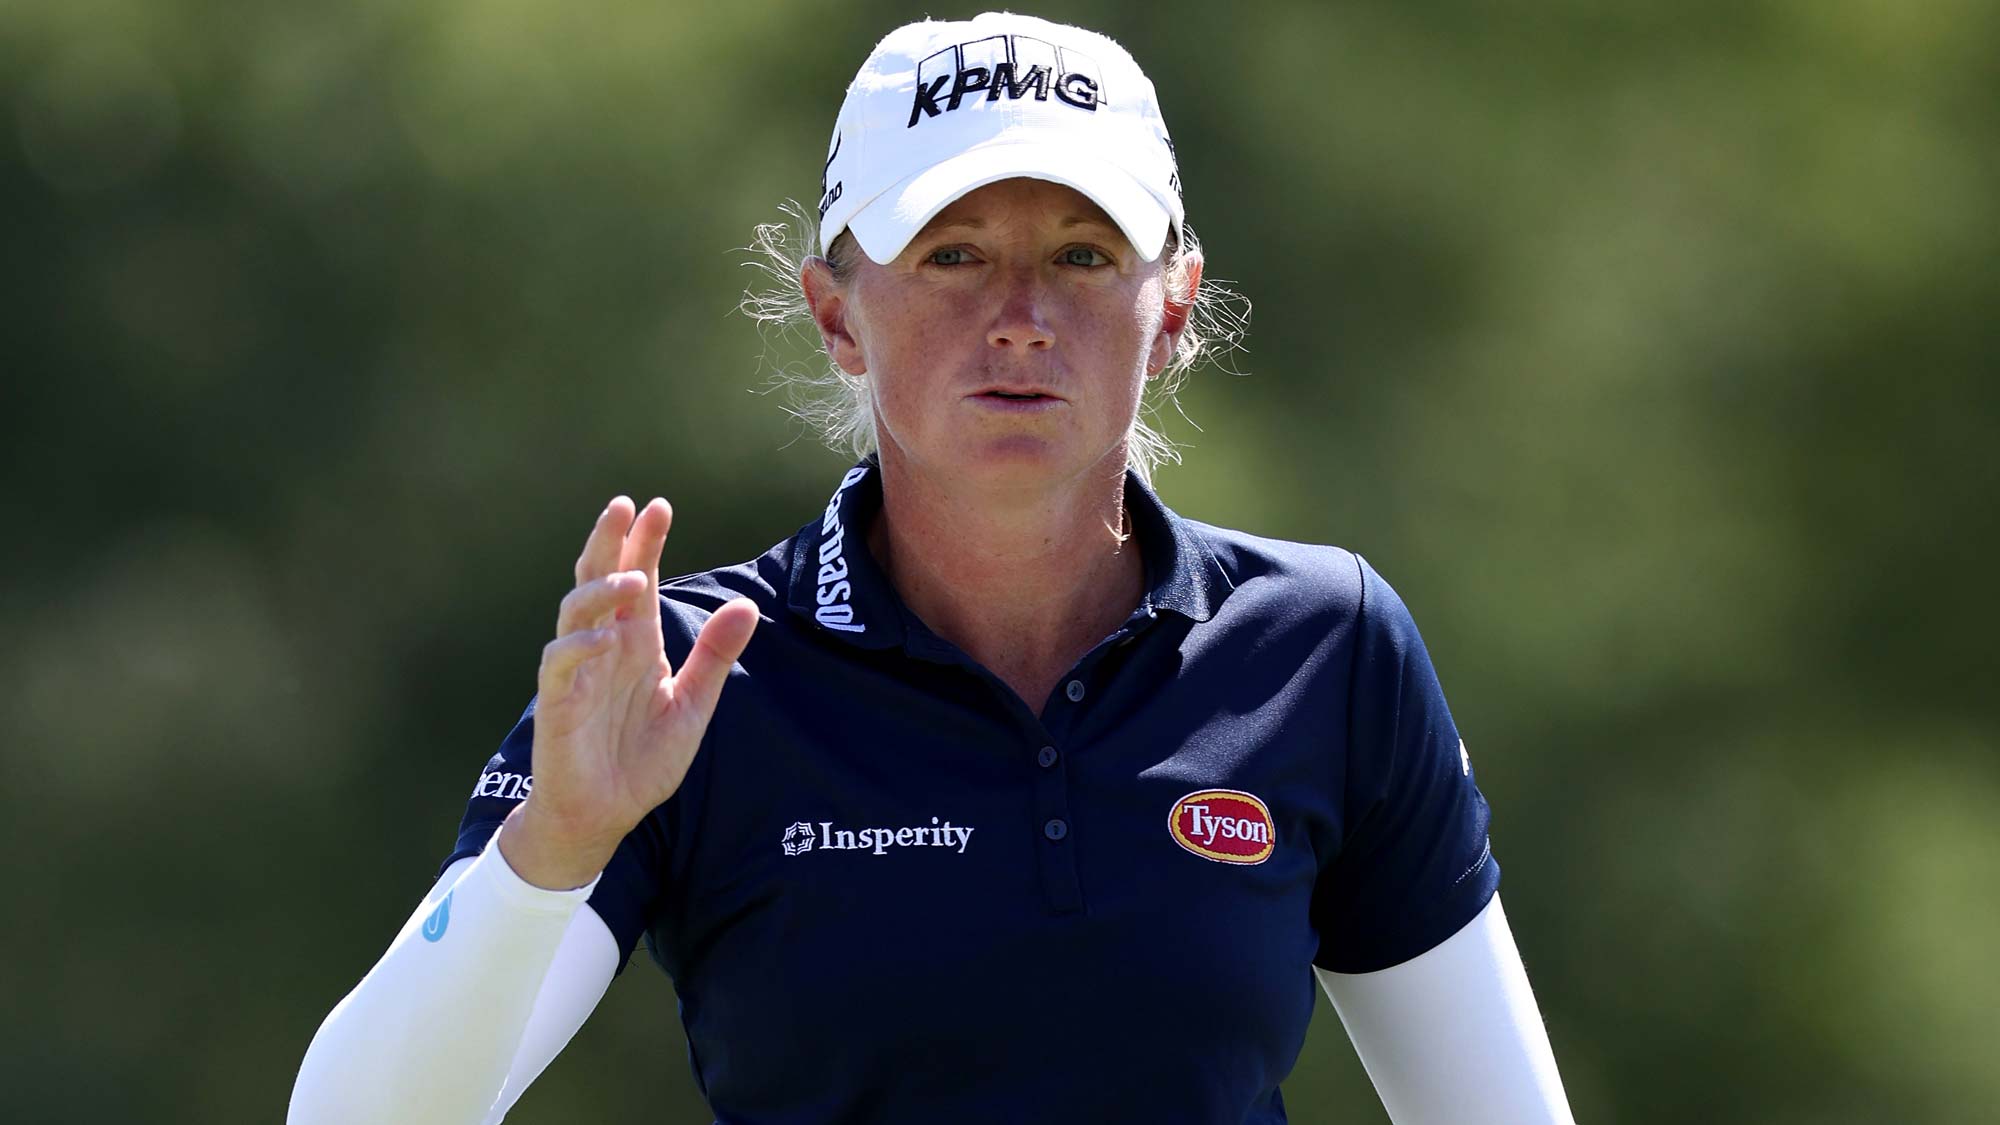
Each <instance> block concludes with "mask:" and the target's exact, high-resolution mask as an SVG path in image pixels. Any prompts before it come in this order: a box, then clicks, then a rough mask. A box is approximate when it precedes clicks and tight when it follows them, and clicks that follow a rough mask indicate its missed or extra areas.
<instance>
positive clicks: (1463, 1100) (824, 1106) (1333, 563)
mask: <svg viewBox="0 0 2000 1125" xmlns="http://www.w3.org/2000/svg"><path fill="white" fill-rule="evenodd" d="M822 191H823V194H822V197H821V200H820V211H821V226H820V239H821V242H820V247H821V253H822V255H823V256H820V257H814V258H811V259H810V260H808V261H807V262H806V263H805V264H804V267H803V269H802V270H801V271H800V273H799V274H798V281H799V285H800V291H799V296H800V298H801V300H802V302H803V305H804V306H805V308H807V309H809V310H810V314H811V317H812V320H813V323H814V324H815V325H817V327H818V330H819V332H820V335H821V337H822V338H823V339H824V341H825V345H826V349H827V353H828V355H829V356H830V357H831V359H832V361H833V364H834V365H835V367H836V368H837V378H838V379H839V387H840V388H842V389H844V390H845V391H847V392H849V393H850V394H851V398H850V400H849V401H850V402H851V404H852V407H853V409H852V410H851V411H842V410H835V411H834V412H833V420H834V425H835V428H836V429H837V430H839V431H840V432H842V433H844V434H848V435H851V436H853V437H854V438H855V440H856V443H857V445H858V446H859V448H860V449H861V450H862V451H863V453H864V457H863V460H862V461H861V463H860V464H858V465H856V466H855V467H854V468H853V469H851V470H849V471H848V472H847V473H846V474H845V475H844V476H843V477H842V478H841V479H840V481H839V482H838V484H837V486H836V487H835V488H834V489H833V490H832V494H831V498H830V499H829V500H828V502H827V504H826V507H825V509H824V510H823V511H821V512H818V513H816V514H814V515H813V518H812V519H811V521H810V522H808V523H807V524H806V525H805V526H804V527H803V528H802V529H800V531H799V532H798V533H797V534H796V535H794V536H792V537H791V538H790V539H787V540H786V541H784V542H782V543H780V544H778V545H777V546H776V547H773V548H772V549H771V550H770V551H769V552H767V553H766V554H764V555H763V556H762V557H761V558H758V559H755V560H752V561H750V562H747V563H744V564H742V565H740V566H734V567H728V568H725V569H720V570H714V571H710V572H708V573H705V574H699V575H695V576H693V577H690V578H685V579H677V580H674V581H672V582H669V583H667V584H666V585H664V586H662V585H660V583H659V578H658V571H659V560H660V554H661V547H662V544H663V543H664V542H665V540H666V537H667V528H668V523H669V521H670V520H671V518H672V513H671V510H670V509H669V508H668V506H667V504H666V503H665V502H664V501H662V500H657V499H656V500H653V501H652V502H650V503H648V504H646V505H644V506H643V507H639V508H636V510H635V507H634V505H633V504H632V503H631V502H630V501H628V500H626V499H625V498H623V497H620V498H619V499H616V500H613V501H612V502H611V503H610V505H609V506H607V507H606V508H605V509H604V511H603V512H602V513H601V514H600V515H599V516H598V518H597V523H596V526H595V527H594V528H593V529H592V530H591V532H590V535H589V537H588V539H587V540H586V542H585V543H584V546H583V552H582V555H581V557H580V558H579V559H578V560H577V564H576V588H575V589H574V590H572V591H571V592H570V593H569V594H568V596H566V597H565V598H564V599H563V602H562V607H561V611H560V613H559V615H558V618H557V625H556V637H555V640H554V641H553V642H552V643H551V644H550V645H549V646H548V647H547V648H546V649H545V650H544V652H543V656H542V665H541V672H540V681H539V693H538V695H537V697H536V701H535V703H534V704H533V705H532V706H531V707H529V709H528V713H527V714H526V715H524V716H523V717H522V719H521V721H520V723H519V725H518V726H517V727H516V728H515V729H514V731H513V733H512V734H511V735H509V736H508V738H507V740H506V742H505V743H504V744H503V745H502V747H501V749H500V752H499V754H498V755H497V756H495V757H494V758H493V759H492V761H491V762H489V763H488V765H487V767H486V769H485V770H484V771H483V773H482V774H481V775H480V778H479V780H478V783H477V785H476V787H475V789H474V791H473V796H472V799H471V801H470V804H469V806H468V808H467V811H466V813H465V817H464V820H463V824H462V827H461V829H460V833H459V838H458V846H457V850H456V851H455V852H454V853H453V855H452V857H451V858H450V860H449V861H448V865H447V867H446V868H445V871H444V873H443V876H442V878H440V879H439V881H438V883H437V886H436V888H435V889H434V890H433V891H432V893H431V894H430V895H429V896H428V897H427V898H426V899H425V901H424V903H423V904H422V905H421V906H419V908H418V909H417V911H416V912H415V913H414V914H413V915H411V917H410V920H409V922H408V923H407V924H406V925H405V926H404V927H403V929H402V931H401V932H400V933H399V934H398V935H397V936H396V939H395V941H394V942H393V943H392V944H391V945H390V947H389V950H388V952H387V953H386V954H384V955H383V957H382V960H381V961H380V962H379V963H378V964H377V965H376V966H375V968H374V969H373V971H371V972H370V973H369V974H368V976H367V977H366V978H365V979H364V980H363V981H362V982H361V984H360V985H359V986H357V987H356V988H355V990H354V991H353V992H352V993H350V994H349V995H348V996H347V997H346V998H345V999H344V1000H342V1001H341V1002H340V1004H339V1005H338V1006H336V1007H335V1008H334V1010H333V1012H332V1014H331V1015H329V1016H328V1017H327V1019H326V1021H325V1023H324V1024H323V1025H322V1026H321V1028H320V1030H319V1034H318V1035H317V1037H316V1038H315V1039H314V1040H313V1043H312V1046H311V1048H310V1049H309V1051H308V1052H307V1054H306V1058H305V1061H304V1064H303V1066H302V1068H301V1071H300V1074H299V1078H298V1083H297V1086H296V1089H295V1090H294V1093H293V1099H292V1106H291V1120H292V1121H293V1122H295V1123H305V1122H341V1123H346V1125H352V1123H356V1122H387V1121H395V1122H422V1123H425V1125H439V1123H446V1122H468V1123H470V1122H481V1121H498V1120H499V1119H500V1118H501V1116H502V1115H503V1114H504V1113H505V1112H506V1110H507V1108H508V1107H509V1106H510V1105H511V1104H512V1103H513V1101H514V1099H515V1098H516V1097H517V1096H518V1095H519V1094H520V1092H521V1091H522V1089H523V1088H525V1087H526V1086H527V1085H528V1083H529V1082H531V1081H532V1080H533V1079H534V1077H535V1076H536V1075H537V1074H538V1073H539V1072H540V1071H541V1069H542V1068H543V1067H544V1066H545V1065H546V1064H547V1063H548V1062H549V1060H550V1059H551V1058H553V1057H554V1056H555V1054H556V1053H557V1052H558V1051H559V1050H560V1049H561V1048H562V1045H563V1044H564V1043H565V1042H567V1040H568V1039H569V1037H570V1035H571V1034H572V1033H573V1032H574V1031H575V1030H576V1029H577V1028H578V1027H579V1026H580V1025H581V1024H582V1022H583V1021H584V1019H585V1018H586V1017H587V1015H588V1014H589V1012H590V1010H591V1008H592V1007H593V1006H594V1005H595V1004H596V1002H597V1000H598V998H599V997H600V996H601V995H602V993H603V991H604V989H605V987H606V986H607V985H608V984H609V983H610V981H611V979H612V977H613V976H614V975H615V974H616V973H617V972H618V971H619V970H620V969H621V968H622V967H623V965H624V964H625V962H626V960H627V959H628V957H629V955H630V954H631V952H632V950H633V948H634V947H635V945H637V944H638V943H639V942H640V940H641V939H642V938H643V939H644V940H645V942H646V945H647V948H648V950H649V952H650V954H651V956H652V958H653V959H654V960H655V961H656V962H658V963H659V965H660V966H661V967H662V968H664V969H665V970H666V971H667V972H668V973H670V974H671V975H672V978H673V981H674V986H675V989H676V991H677V992H678V994H679V998H680V1014H681V1020H682V1022H683V1024H684V1025H685V1028H686V1031H687V1039H688V1044H689V1048H690V1055H691V1057H692V1064H693V1067H694V1071H695V1076H696V1079H697V1081H698V1082H699V1085H700V1088H701V1090H702V1092H703V1094H704V1095H705V1096H706V1097H707V1099H708V1102H709V1105H710V1106H711V1108H712V1109H713V1112H714V1114H715V1116H716V1118H717V1119H718V1120H719V1121H722V1122H732V1123H734V1122H741V1123H755V1125H779V1123H783V1125H833V1123H837V1122H867V1123H878V1125H894V1123H911V1125H918V1123H921V1125H939V1123H964V1122H1017V1121H1018V1122H1028V1121H1033V1122H1050V1121H1057V1122H1148V1123H1157V1122H1198V1123H1207V1122H1217V1123H1219V1122H1232V1123H1234V1122H1279V1121H1283V1120H1285V1110H1284V1104H1283V1100H1282V1098H1281V1096H1280V1094H1279V1084H1280V1083H1281V1082H1282V1081H1283V1079H1284V1078H1285V1076H1286V1074H1287V1073H1288V1072H1289V1071H1290V1070H1291V1068H1292V1065H1293V1063H1294V1061H1295V1060H1296V1059H1297V1056H1298V1052H1299V1046H1300V1044H1301V1042H1302V1041H1303V1039H1304V1037H1305V1031H1306V1022H1307V1019H1308V1018H1309V1017H1310V1016H1311V1014H1312V1010H1313V999H1314V997H1313V986H1314V976H1315V973H1317V974H1318V980H1319V982H1320V983H1321V984H1323V985H1324V987H1325V988H1326V990H1327V992H1328V993H1330V994H1331V996H1332V998H1333V1001H1334V1003H1335V1005H1336V1006H1337V1008H1338V1010H1339V1012H1340V1015H1341V1018H1342V1020H1343V1021H1344V1022H1345V1024H1346V1026H1347V1030H1348V1033H1349V1035H1350V1036H1351V1037H1352V1039H1353V1041H1354V1043H1355V1045H1356V1047H1357V1048H1358V1050H1359V1052H1360V1055H1361V1058H1362V1060H1363V1062H1364V1063H1365V1064H1366V1066H1367V1069H1368V1072H1369V1075H1370V1076H1371V1077H1372V1078H1373V1080H1374V1082H1375V1085H1376V1088H1377V1089H1378V1091H1379V1092H1380V1094H1381V1096H1382V1100H1383V1102H1384V1104H1385V1105H1386V1107H1387V1108H1388V1111H1389V1114H1390V1116H1391V1118H1392V1119H1393V1120H1394V1121H1396V1122H1397V1123H1398V1125H1410V1123H1418V1122H1421V1123H1436V1125H1447V1123H1449V1125H1466V1123H1495V1122H1508V1123H1525V1122H1535V1123H1540V1122H1564V1121H1568V1120H1570V1117H1569V1111H1568V1109H1567V1108H1566V1106H1565V1104H1564V1099H1563V1093H1562V1087H1561V1083H1560V1081H1559V1079H1558V1077H1557V1074H1556V1069H1555V1064H1554V1061H1553V1058H1552V1056H1551V1054H1550V1050H1549V1046H1548V1042H1547V1039H1546V1037H1545V1035H1544V1033H1543V1031H1542V1026H1541V1020H1540V1017H1539V1014H1538V1013H1537V1011H1536V1008H1535V1003H1534V999H1533V997H1532V995H1531V994H1530V992H1529V989H1528V984H1527V980H1526V978H1525V976H1524V974H1523V972H1522V968H1521V962H1520V958H1519V955H1518V954H1517V953H1516V951H1515V948H1514V944H1513V939H1512V938H1511V936H1510V935H1509V932H1508V928H1507V923H1506V919H1505V917H1504V916H1503V915H1502V913H1501V910H1500V903H1499V899H1498V898H1497V897H1496V888H1497V886H1498V883H1499V865H1498V863H1497V862H1496V861H1495V860H1494V858H1493V856H1492V853H1491V852H1490V850H1489V848H1488V845H1487V832H1486V825H1487V806H1486V802H1485V800H1484V798H1482V797H1481V795H1480V793H1479V790H1478V789H1477V788H1476V787H1475V785H1474V782H1473V777H1472V768H1471V762H1470V760H1469V759H1468V758H1467V756H1466V754H1465V750H1464V746H1463V744H1462V743H1461V742H1460V741H1459V737H1458V734H1457V731H1456V729H1455V728H1454V726H1453V724H1452V720H1451V715H1450V713H1449V712H1448V711H1447V710H1446V708H1445V702H1444V697H1443V695H1442V694H1441V692H1440V690H1439V687H1438V683H1437V679H1436V677H1435V675H1434V674H1433V672H1432V669H1431V664H1430V660H1429V658H1428V657H1427V656H1426V655H1425V652H1424V647H1423V644H1422V642H1421V641H1420V640H1419V639H1418V636H1417V632H1416V629H1415V627H1414V625H1412V623H1411V620H1410V617H1409V614H1408V612H1407V611H1406V610H1405V609H1404V607H1403V604H1402V603H1401V602H1400V601H1398V600H1397V597H1396V595H1395V593H1394V592H1393V591H1392V590H1391V589H1390V588H1389V586H1388V585H1387V584H1385V583H1384V582H1383V581H1382V579H1381V578H1380V577H1378V576H1377V575H1376V574H1375V573H1374V571H1372V570H1371V569H1370V568H1369V567H1368V565H1367V564H1366V563H1365V562H1363V561H1361V560H1360V559H1359V558H1358V557H1356V556H1355V555H1353V554H1350V553H1348V552H1346V551H1343V550H1339V549H1337V548H1333V547H1323V546H1309V545H1303V544H1297V543H1286V542H1279V541H1276V540H1270V539H1262V538H1258V537H1256V536H1253V535H1249V534H1246V533H1243V532H1238V531H1231V530H1227V529H1223V528H1217V527H1210V526H1206V525H1203V524H1199V523H1195V522H1193V521H1190V520H1186V519H1182V518H1181V517H1180V516H1178V515H1176V514H1175V513H1173V512H1172V511H1170V510H1169V509H1168V508H1167V507H1166V506H1164V505H1163V504H1162V503H1161V502H1160V500H1159V499H1158V497H1157V496H1155V495H1154V493H1153V492H1152V491H1151V489H1150V487H1149V485H1148V483H1147V480H1148V473H1147V470H1149V469H1150V468H1151V462H1152V460H1153V459H1154V458H1155V457H1156V456H1157V454H1158V452H1159V450H1158V447H1157V445H1156V444H1154V442H1155V440H1156V439H1154V438H1153V436H1152V434H1151V431H1149V430H1146V429H1145V428H1144V427H1143V426H1142V425H1141V423H1140V421H1139V417H1140V396H1141V391H1142V389H1143V388H1144V387H1145V386H1146V385H1147V381H1148V380H1149V379H1154V378H1157V377H1160V376H1162V374H1163V373H1167V372H1169V371H1170V370H1173V369H1175V367H1176V364H1177V362H1178V361H1184V360H1185V359H1186V358H1187V353H1188V352H1189V350H1190V349H1191V347H1192V346H1193V344H1194V340H1193V335H1194V334H1193V332H1192V330H1191V328H1190V321H1191V318H1192V317H1193V316H1194V314H1195V312H1196V310H1197V308H1198V305H1199V300H1200V294H1201V273H1202V259H1201V256H1200V254H1199V252H1198V251H1197V250H1196V249H1195V247H1194V244H1193V241H1192V239H1191V237H1190V236H1189V235H1188V233H1187V231H1186V229H1185V228H1184V227H1183V225H1182V209H1181V198H1180V183H1179V180H1178V177H1177V174H1176V171H1175V162H1174V156H1173V150H1172V147H1171V145H1170V144H1169V143H1168V140H1167V131H1166V127H1165V125H1164V124H1163V122H1162V120H1161V117H1160V111H1159V106H1158V103H1157V101H1156V99H1155V95H1154V91H1153V87H1152V84H1151V83H1150V82H1149V81H1148V80H1147V79H1146V77H1145V76H1144V75H1143V74H1142V73H1141V72H1140V71H1139V69H1138V67H1137V65H1136V64H1135V63H1134V62H1133V61H1132V59H1131V57H1130V56H1129V55H1127V54H1126V52H1125V51H1124V50H1122V49H1121V48H1120V47H1118V46H1117V45H1116V44H1115V43H1113V42H1111V41H1110V40H1108V39H1106V38H1104V37H1103V36H1100V35H1096V34H1093V33H1091V32H1088V31H1083V30H1080V29H1078V28H1073V27H1065V26H1061V25H1058V24H1052V23H1047V22H1044V21H1042V20H1038V19H1031V18H1028V17H1024V16H1014V15H997V14H989V15H983V16H980V17H978V18H977V19H974V20H971V21H969V22H964V23H932V22H927V23H919V24H912V25H910V26H907V27H903V28H900V29H898V30H896V31H895V32H893V33H891V34H890V35H889V36H888V38H886V39H884V40H883V41H882V42H881V44H880V45H879V46H877V47H876V48H875V51H874V53H872V54H871V55H870V56H869V57H868V60H867V62H866V63H865V64H863V66H862V68H861V71H860V73H859V74H858V75H857V76H856V78H855V79H854V82H853V84H852V85H851V86H850V87H849V88H848V92H847V98H846V102H845V104H844V105H843V106H842V107H841V111H840V117H839V120H838V122H837V123H836V125H835V129H834V135H833V138H832V141H831V143H830V145H829V147H828V157H827V163H826V173H825V181H824V184H823V185H822Z"/></svg>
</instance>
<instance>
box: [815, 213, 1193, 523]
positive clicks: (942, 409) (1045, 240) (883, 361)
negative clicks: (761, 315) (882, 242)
mask: <svg viewBox="0 0 2000 1125" xmlns="http://www.w3.org/2000/svg"><path fill="white" fill-rule="evenodd" d="M855 258H856V259H857V261H856V265H855V268H854V269H853V272H852V273H851V275H850V276H849V277H848V279H847V280H846V281H845V282H844V283H840V282H835V281H834V280H833V277H832V274H831V272H830V271H829V270H828V269H827V268H826V266H825V265H824V263H815V264H813V265H811V266H809V267H808V269H807V275H806V278H805V281H806V292H807V296H808V299H809V300H810V301H811V303H812V306H813V314H814V318H815V320H816V321H817V322H818V324H819V326H820V330H821V332H822V334H823V335H824V336H825V338H826V344H827V349H828V351H829V352H830V353H831V355H832V356H833V358H834V361H835V362H836V363H838V364H840V366H841V368H842V369H843V370H845V371H847V372H848V373H849V374H852V375H858V376H862V377H864V378H865V379H866V380H867V383H868V386H869V388H870V389H871V391H872V396H873V400H874V408H875V427H876V440H877V442H878V443H879V444H880V446H881V448H882V455H883V457H884V458H885V459H892V458H893V459H899V460H901V461H902V462H903V464H904V465H905V467H907V468H910V469H913V470H915V471H916V472H918V473H919V474H922V475H924V476H926V477H927V478H929V479H934V480H941V481H942V480H946V479H952V480H960V481H965V482H967V483H981V484H989V485H995V484H1012V485H1027V484H1054V483H1060V482H1062V481H1065V480H1069V479H1072V478H1075V477H1079V476H1082V475H1085V474H1089V473H1091V472H1092V470H1095V469H1099V468H1100V467H1103V466H1106V465H1107V463H1109V464H1110V465H1111V466H1112V468H1111V471H1122V469H1123V468H1124V464H1125V438H1126V433H1127V430H1128V429H1129V427H1130V426H1131V424H1132V420H1133V418H1134V416H1135V415H1136V414H1137V412H1138V409H1139V392H1140V389H1141V388H1142V387H1143V386H1144V385H1145V381H1146V379H1147V378H1148V377H1150V376H1152V375H1156V374H1158V373H1159V372H1160V371H1161V369H1163V368H1164V367H1165V366H1166V363H1167V360H1168V359H1169V358H1170V357H1171V356H1172V354H1173V343H1174V338H1175V336H1176V335H1178V333H1179V332H1180V330H1181V328H1182V327H1183V325H1184V324H1185V322H1186V318H1187V312H1188V304H1187V303H1185V302H1178V301H1177V302H1169V301H1168V300H1167V284H1166V278H1165V276H1164V273H1163V262H1162V261H1153V262H1148V261H1145V260H1144V259H1142V258H1140V257H1139V255H1138V253H1137V252H1136V251H1134V250H1133V248H1132V245H1131V244H1130V243H1129V242H1127V241H1126V239H1125V236H1124V234H1123V233H1122V232H1121V231H1120V230H1119V229H1118V226H1117V224H1116V223H1114V222H1112V221H1111V219H1110V217H1109V216H1107V215H1106V214H1105V213H1104V212H1103V211H1102V210H1101V209H1100V208H1099V207H1098V206H1097V205H1096V204H1095V203H1092V202H1091V201H1090V199H1089V198H1088V197H1086V196H1085V195H1083V194H1082V193H1081V192H1078V191H1076V190H1074V189H1072V188H1069V187H1065V186H1063V185H1061V184H1054V183H1049V182H1047V181H1043V180H1031V179H1011V180H1002V181H1000V182H998V183H994V184H989V185H987V186H986V187H983V188H979V189H977V190H975V191H972V192H969V193H967V194H966V195H965V196H963V197H962V198H960V199H958V200H957V201H956V202H954V203H952V204H951V205H950V206H949V207H947V208H945V209H944V211H942V212H941V213H939V214H938V216H937V218H935V219H933V220H932V221H931V223H930V225H929V226H927V227H925V228H924V230H923V231H922V232H921V233H919V234H918V235H917V237H916V238H914V239H913V240H911V242H910V244H909V246H907V247H906V248H905V249H904V250H903V252H902V254H901V255H900V256H899V257H897V259H896V260H895V261H893V262H891V263H889V264H888V265H877V264H876V263H875V262H873V261H871V260H869V259H868V258H867V257H866V256H865V255H861V254H856V255H855ZM1190 265H1191V269H1192V270H1194V271H1197V272H1198V270H1199V266H1198V264H1196V263H1190ZM1186 288H1187V293H1188V295H1190V296H1191V294H1192V292H1193V286H1192V285H1189V286H1187V287H1186Z"/></svg>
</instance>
